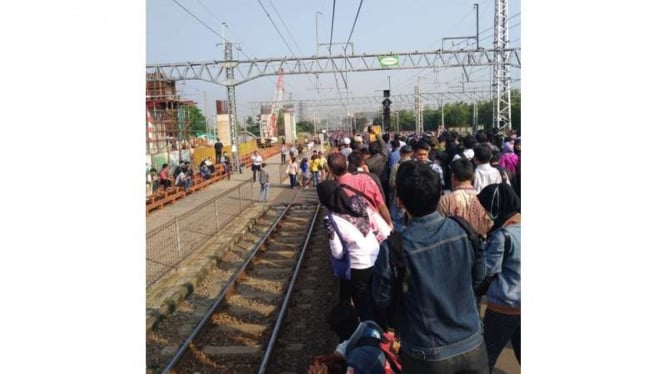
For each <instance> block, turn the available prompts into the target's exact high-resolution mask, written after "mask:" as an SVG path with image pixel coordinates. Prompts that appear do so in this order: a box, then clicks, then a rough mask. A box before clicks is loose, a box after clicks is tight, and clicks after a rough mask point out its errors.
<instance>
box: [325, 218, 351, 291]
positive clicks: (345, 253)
mask: <svg viewBox="0 0 665 374" xmlns="http://www.w3.org/2000/svg"><path fill="white" fill-rule="evenodd" d="M328 222H330V224H331V225H332V227H333V228H334V229H335V232H336V233H337V237H339V241H340V242H341V243H342V258H335V256H333V255H332V252H330V251H328V257H329V258H330V266H331V267H332V270H333V274H334V275H335V276H336V277H338V278H342V279H347V280H348V279H351V257H350V256H349V248H348V247H347V245H346V242H345V241H344V240H343V239H342V235H340V233H339V229H338V228H337V224H336V223H335V220H334V219H333V217H332V213H331V212H328Z"/></svg>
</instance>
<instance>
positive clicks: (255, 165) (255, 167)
mask: <svg viewBox="0 0 665 374" xmlns="http://www.w3.org/2000/svg"><path fill="white" fill-rule="evenodd" d="M251 159H252V180H253V181H254V182H256V172H257V171H259V170H261V164H263V157H261V155H260V154H259V152H258V151H254V154H253V155H252V157H251Z"/></svg>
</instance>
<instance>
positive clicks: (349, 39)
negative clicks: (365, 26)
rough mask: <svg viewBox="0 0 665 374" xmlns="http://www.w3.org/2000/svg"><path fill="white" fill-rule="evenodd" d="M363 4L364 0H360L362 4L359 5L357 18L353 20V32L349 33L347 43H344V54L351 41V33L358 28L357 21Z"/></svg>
mask: <svg viewBox="0 0 665 374" xmlns="http://www.w3.org/2000/svg"><path fill="white" fill-rule="evenodd" d="M362 6H363V0H360V4H359V5H358V10H357V11H356V18H355V19H354V20H353V26H351V32H350V33H349V37H348V38H347V39H346V44H345V45H344V54H346V48H348V47H349V42H351V35H353V30H355V29H356V22H358V16H359V15H360V8H361V7H362Z"/></svg>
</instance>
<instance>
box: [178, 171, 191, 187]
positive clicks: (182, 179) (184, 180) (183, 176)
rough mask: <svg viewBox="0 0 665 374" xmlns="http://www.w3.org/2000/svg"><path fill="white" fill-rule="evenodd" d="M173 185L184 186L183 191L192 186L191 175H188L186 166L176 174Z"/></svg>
mask: <svg viewBox="0 0 665 374" xmlns="http://www.w3.org/2000/svg"><path fill="white" fill-rule="evenodd" d="M175 185H176V186H178V187H182V188H184V189H185V191H187V190H188V189H189V187H191V186H192V177H190V176H189V174H188V172H187V167H184V168H183V169H182V170H181V171H180V174H178V176H177V177H176V178H175Z"/></svg>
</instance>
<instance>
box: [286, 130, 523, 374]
mask: <svg viewBox="0 0 665 374" xmlns="http://www.w3.org/2000/svg"><path fill="white" fill-rule="evenodd" d="M331 143H332V147H333V148H332V150H331V153H330V154H328V156H327V163H326V166H325V167H322V166H320V164H319V163H318V162H317V160H318V159H320V157H319V158H314V157H312V160H310V161H306V160H305V159H303V160H302V161H301V163H300V164H299V165H298V167H296V166H295V165H296V162H297V161H296V159H295V158H293V157H292V158H291V160H290V161H289V163H288V166H287V173H288V174H289V176H290V177H291V187H295V178H294V177H292V175H296V174H297V173H298V172H301V173H302V174H303V176H305V175H306V176H307V177H309V176H310V175H311V179H312V180H313V184H314V187H316V188H317V194H318V197H319V201H320V203H321V204H322V205H324V206H325V207H326V208H327V211H328V214H327V216H326V217H325V220H324V221H325V226H326V231H327V234H328V241H329V246H330V258H331V267H332V269H333V272H334V274H335V275H336V276H337V277H338V278H339V290H338V295H339V297H338V300H337V303H336V304H337V305H336V307H335V309H333V311H331V315H330V316H329V321H338V320H339V319H340V318H342V317H343V316H344V318H342V319H346V320H347V321H350V322H349V323H348V326H351V327H348V328H346V329H342V330H343V331H345V333H340V332H338V331H341V330H340V329H339V326H334V324H333V323H332V322H331V328H333V330H334V331H336V332H338V335H339V337H340V340H343V341H342V343H340V346H338V349H337V350H336V351H335V352H333V353H332V354H328V355H325V354H324V355H321V356H317V358H315V359H314V361H313V362H312V364H311V366H310V368H309V373H322V372H328V373H334V372H348V371H343V370H351V371H350V372H353V373H373V372H376V373H379V372H382V373H383V372H403V373H491V372H492V370H493V368H494V366H495V364H496V361H497V358H498V356H499V354H500V353H501V351H502V350H503V349H504V347H505V346H506V344H507V343H508V342H509V341H510V343H511V345H512V350H513V351H514V354H515V357H516V359H517V361H518V362H519V361H520V359H521V355H520V353H521V352H520V350H521V344H520V343H521V339H520V332H521V330H520V313H521V312H520V305H521V297H520V295H521V292H520V289H521V286H520V263H521V261H520V256H521V245H520V243H521V241H520V237H521V235H520V234H521V213H520V211H521V207H520V185H521V183H520V180H521V138H520V137H519V136H517V134H510V135H500V134H499V133H498V132H497V131H480V132H478V133H476V134H473V135H466V136H460V135H459V134H458V133H456V132H454V131H451V132H444V133H441V134H437V135H435V134H424V135H422V136H415V135H410V136H406V137H404V136H401V135H399V134H392V136H390V135H389V134H383V135H382V136H379V135H378V134H375V133H374V132H373V131H372V130H371V128H368V131H367V132H366V133H363V134H353V136H352V137H348V136H346V137H345V136H342V137H337V138H334V139H332V140H331ZM324 169H325V170H326V171H327V173H326V175H325V176H324V177H322V176H321V175H319V176H316V177H315V176H314V172H319V173H320V172H321V171H322V170H324ZM305 173H309V174H305ZM305 180H307V179H305ZM483 301H484V304H486V308H485V310H484V313H481V311H482V310H481V302H483ZM349 310H351V312H349ZM349 315H351V317H349ZM387 333H390V334H392V335H387ZM358 335H372V336H374V340H372V341H373V342H374V343H372V344H369V347H368V343H366V341H365V340H363V339H360V340H359V339H358ZM385 336H391V337H392V336H394V337H395V341H397V342H398V344H397V345H398V346H399V350H398V351H396V352H392V353H396V354H397V356H396V357H398V359H397V361H399V362H398V363H395V362H393V361H395V360H394V359H393V358H392V353H391V352H389V351H388V350H386V349H384V348H381V349H379V348H380V347H383V346H382V345H381V343H382V342H385V340H386V338H385ZM370 340H371V339H370ZM388 340H390V339H388ZM359 341H363V342H365V343H362V344H360V343H359ZM359 355H360V356H362V357H364V358H363V359H358V357H359Z"/></svg>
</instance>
